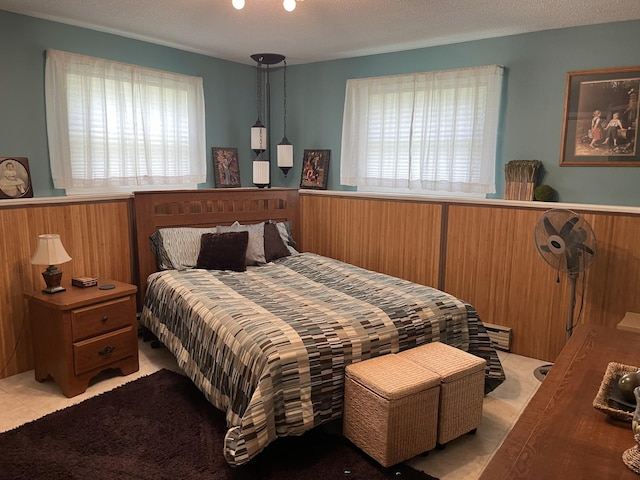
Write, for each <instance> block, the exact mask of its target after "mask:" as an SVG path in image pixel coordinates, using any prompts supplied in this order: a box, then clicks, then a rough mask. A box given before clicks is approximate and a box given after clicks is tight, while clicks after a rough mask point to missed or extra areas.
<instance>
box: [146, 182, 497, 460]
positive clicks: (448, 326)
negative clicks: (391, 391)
mask: <svg viewBox="0 0 640 480" xmlns="http://www.w3.org/2000/svg"><path fill="white" fill-rule="evenodd" d="M134 205H135V217H136V235H137V245H138V270H139V276H140V277H139V280H140V287H141V288H140V291H141V293H142V294H143V296H142V297H140V302H141V308H142V313H141V317H140V323H141V324H142V326H144V327H145V328H148V329H149V330H150V331H151V332H153V333H154V335H156V336H157V337H158V339H159V340H160V341H161V342H162V343H163V344H164V345H165V346H166V347H167V348H168V349H169V350H170V351H171V352H172V353H173V354H174V355H175V356H176V359H177V361H178V365H179V366H180V367H181V368H182V369H183V370H184V371H185V372H186V373H187V375H188V376H189V377H190V378H191V379H192V381H193V382H194V383H195V385H196V386H197V387H198V388H199V389H200V390H201V391H202V392H203V393H204V395H205V396H206V397H207V399H208V400H209V401H210V402H211V403H212V404H213V405H215V406H216V407H217V408H219V409H221V410H222V411H224V412H225V413H226V420H227V426H228V432H227V434H226V437H225V444H224V446H222V447H223V450H224V455H225V458H226V460H227V461H228V462H229V463H230V464H231V465H241V464H244V463H246V462H248V461H250V460H251V459H252V458H253V457H255V456H256V455H258V454H259V453H260V452H261V451H262V450H263V449H264V448H265V447H266V446H267V445H268V444H269V443H271V442H273V441H274V440H275V439H277V438H278V437H283V436H288V435H300V434H302V433H304V432H305V431H308V430H310V429H311V428H313V427H315V426H317V425H320V424H323V423H325V422H328V421H330V420H332V419H336V418H339V417H340V416H341V414H342V402H343V381H344V368H345V366H346V365H348V364H350V363H353V362H357V361H361V360H364V359H367V358H371V357H374V356H378V355H384V354H387V353H394V352H398V351H402V350H406V349H409V348H412V347H415V346H417V345H420V344H423V343H426V342H431V341H443V342H445V343H447V344H449V345H452V346H455V347H458V348H461V349H463V350H465V351H468V352H470V353H473V354H475V355H478V356H480V357H482V358H485V359H486V360H487V367H486V371H485V391H486V392H489V391H491V390H493V389H494V388H495V387H497V386H498V385H499V384H500V383H501V382H502V381H503V380H504V372H503V370H502V366H501V365H500V361H499V359H498V356H497V353H496V351H495V350H494V349H493V348H492V346H491V344H490V340H489V337H488V335H487V333H486V331H485V329H484V326H483V325H482V322H481V321H480V319H479V318H478V315H477V312H476V311H475V309H474V308H473V307H472V306H471V305H469V304H468V303H467V302H465V301H463V300H460V299H458V298H456V297H453V296H451V295H448V294H446V293H444V292H441V291H439V290H436V289H433V288H430V287H426V286H422V285H418V284H415V283H411V282H408V281H405V280H401V279H398V278H395V277H390V276H387V275H383V274H379V273H375V272H371V271H368V270H364V269H361V268H359V267H356V266H353V265H349V264H346V263H343V262H340V261H337V260H334V259H331V258H327V257H322V256H319V255H315V254H313V253H300V254H295V251H294V250H291V248H290V247H291V246H292V244H291V243H290V242H288V240H289V241H290V240H291V237H293V239H295V238H296V235H297V238H300V237H299V235H298V233H299V230H298V228H299V227H298V225H299V223H300V222H299V218H298V216H299V200H298V192H297V191H296V190H294V189H268V190H255V189H242V190H241V189H234V190H233V191H220V190H214V191H209V190H199V191H196V192H194V191H189V192H186V191H185V192H144V193H136V194H135V196H134ZM235 221H239V222H240V223H241V224H243V225H259V224H262V222H265V221H271V222H272V223H274V224H277V225H278V228H279V230H278V231H280V232H282V233H283V236H282V241H283V243H285V244H287V243H288V245H287V248H288V250H290V251H293V252H294V254H293V255H286V256H281V257H279V258H275V259H273V260H272V261H269V262H267V263H264V264H260V265H258V266H248V267H246V270H245V271H230V270H215V269H213V270H211V269H205V268H172V267H174V265H170V268H164V269H161V270H160V271H156V270H158V269H157V266H158V263H159V262H158V251H157V249H155V253H154V251H153V250H152V249H151V247H150V243H151V242H150V240H149V239H150V238H152V237H153V236H154V234H156V232H158V230H160V229H167V228H181V227H187V226H188V227H196V228H198V229H202V231H203V232H204V231H207V230H206V229H207V228H214V227H217V226H229V225H231V224H233V223H234V222H235ZM283 226H287V227H290V228H288V229H286V232H285V229H284V228H280V227H283ZM165 231H166V230H165ZM196 233H198V232H196ZM287 233H288V235H289V236H288V237H287ZM213 237H216V238H218V237H219V235H218V236H216V235H213V236H212V237H211V238H213ZM202 238H203V239H204V238H205V236H203V237H202ZM243 238H245V237H243ZM203 245H204V240H203ZM203 249H204V246H203ZM200 254H201V257H202V251H201V252H200ZM201 257H200V258H201ZM248 257H249V255H248V254H247V258H248ZM200 258H199V259H198V262H199V261H200ZM243 258H244V257H243ZM160 263H161V262H160ZM161 266H165V267H166V265H161ZM196 267H197V266H196Z"/></svg>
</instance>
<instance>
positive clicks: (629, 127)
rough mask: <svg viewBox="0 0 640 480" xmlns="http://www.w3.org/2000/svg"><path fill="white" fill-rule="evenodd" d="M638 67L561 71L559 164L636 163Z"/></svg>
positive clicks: (638, 163)
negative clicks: (562, 102) (564, 76)
mask: <svg viewBox="0 0 640 480" xmlns="http://www.w3.org/2000/svg"><path fill="white" fill-rule="evenodd" d="M639 88H640V67H626V68H611V69H604V70H584V71H579V72H569V73H567V83H566V91H565V107H564V122H563V125H562V148H561V152H560V165H561V166H585V165H590V166H609V167H610V166H640V152H639V151H638V149H637V145H638V141H637V140H638V89H639Z"/></svg>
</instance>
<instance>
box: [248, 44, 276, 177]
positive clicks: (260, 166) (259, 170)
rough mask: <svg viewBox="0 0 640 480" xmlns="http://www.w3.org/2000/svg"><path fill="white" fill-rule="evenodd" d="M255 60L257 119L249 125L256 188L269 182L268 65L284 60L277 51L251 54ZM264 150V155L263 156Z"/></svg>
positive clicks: (269, 117)
mask: <svg viewBox="0 0 640 480" xmlns="http://www.w3.org/2000/svg"><path fill="white" fill-rule="evenodd" d="M251 58H252V59H253V60H254V61H255V62H256V94H257V97H258V98H257V107H258V120H256V123H255V124H254V125H253V127H251V150H253V151H254V152H255V154H256V155H258V156H257V158H256V159H255V160H254V161H253V183H254V184H255V186H256V187H258V188H264V187H267V186H269V185H270V184H271V178H270V170H271V166H270V164H271V143H270V142H269V141H268V137H269V134H270V133H271V81H270V77H269V67H270V66H271V65H276V64H278V63H280V62H282V61H283V60H284V55H280V54H278V53H256V54H254V55H251ZM263 65H266V68H265V69H264V72H265V76H266V82H265V100H266V114H267V118H266V124H267V125H266V127H265V126H264V125H263V124H262V83H263V80H262V72H263V68H262V66H263ZM265 151H266V156H265Z"/></svg>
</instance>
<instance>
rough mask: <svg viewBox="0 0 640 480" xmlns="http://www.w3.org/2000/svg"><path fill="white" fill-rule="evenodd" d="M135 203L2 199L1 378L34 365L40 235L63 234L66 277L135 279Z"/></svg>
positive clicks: (126, 199) (41, 284) (40, 282)
mask: <svg viewBox="0 0 640 480" xmlns="http://www.w3.org/2000/svg"><path fill="white" fill-rule="evenodd" d="M131 224H132V204H131V200H130V199H129V197H128V196H125V197H119V198H116V199H109V200H100V199H95V198H94V199H91V200H75V199H70V198H69V197H61V198H47V199H38V198H35V199H30V200H27V199H22V200H6V201H2V203H0V245H1V247H2V248H0V279H1V285H2V291H1V293H0V378H4V377H8V376H11V375H14V374H16V373H20V372H23V371H26V370H30V369H32V368H33V358H32V352H31V349H32V347H31V328H30V325H29V322H28V321H27V319H28V316H27V312H26V301H25V298H24V294H25V292H30V291H33V290H39V289H42V288H44V287H45V284H44V280H43V278H42V275H41V272H42V271H43V270H44V269H45V268H46V267H43V266H40V265H31V263H30V260H31V256H32V255H33V252H34V250H35V247H36V243H37V238H38V235H41V234H43V233H58V234H60V238H61V240H62V244H63V245H64V247H65V249H66V250H67V252H68V253H69V256H70V257H71V261H70V262H67V263H64V264H62V265H60V266H59V267H60V269H61V270H62V271H63V277H62V281H63V283H65V282H70V281H71V278H72V277H74V276H82V275H89V276H95V277H99V278H109V279H113V280H120V281H122V282H128V283H130V282H131V281H132V279H133V275H132V268H133V267H132V265H133V262H132V252H133V249H132V245H133V242H132V235H131V232H132V229H131Z"/></svg>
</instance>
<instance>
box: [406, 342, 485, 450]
mask: <svg viewBox="0 0 640 480" xmlns="http://www.w3.org/2000/svg"><path fill="white" fill-rule="evenodd" d="M398 356H399V357H402V358H404V359H406V360H410V361H412V362H414V363H416V364H417V365H420V366H421V367H424V368H428V369H429V370H432V371H433V372H435V373H437V374H438V375H439V376H440V378H441V379H442V383H441V385H440V405H439V406H438V443H439V444H440V445H443V444H445V443H447V442H449V441H451V440H453V439H454V438H457V437H459V436H461V435H464V434H465V433H467V432H471V431H475V429H476V428H478V426H479V425H480V421H481V420H482V401H483V399H484V369H485V365H486V363H487V362H486V360H484V359H482V358H479V357H476V356H475V355H471V354H470V353H467V352H464V351H462V350H460V349H458V348H454V347H451V346H449V345H446V344H444V343H441V342H434V343H427V344H425V345H421V346H419V347H416V348H412V349H410V350H405V351H404V352H400V353H399V354H398Z"/></svg>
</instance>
